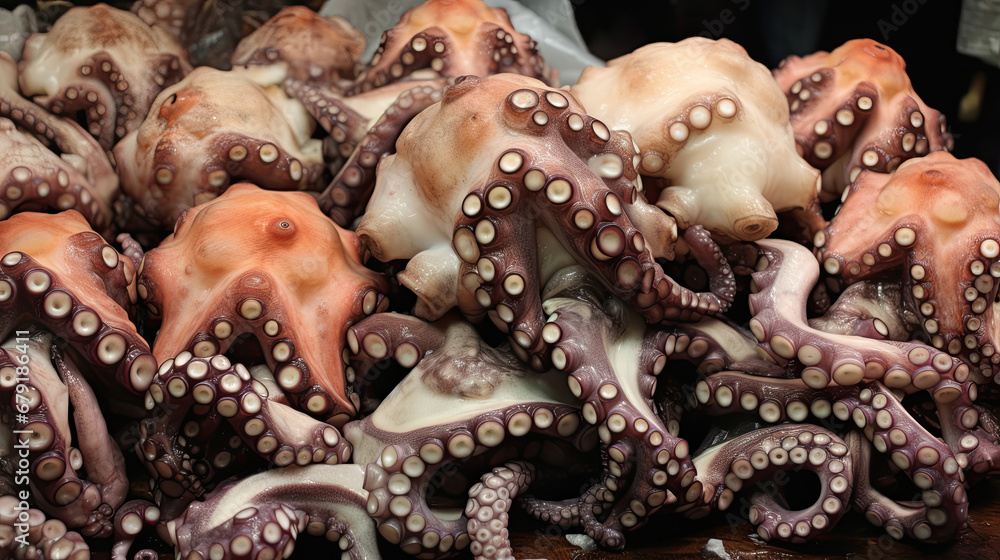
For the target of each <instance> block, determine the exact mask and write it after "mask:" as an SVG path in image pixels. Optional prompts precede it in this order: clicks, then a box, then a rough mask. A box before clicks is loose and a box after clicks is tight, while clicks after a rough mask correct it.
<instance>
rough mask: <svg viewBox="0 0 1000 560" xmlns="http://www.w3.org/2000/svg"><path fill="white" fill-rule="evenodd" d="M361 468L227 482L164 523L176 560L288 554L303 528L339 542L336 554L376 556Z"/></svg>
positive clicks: (359, 558)
mask: <svg viewBox="0 0 1000 560" xmlns="http://www.w3.org/2000/svg"><path fill="white" fill-rule="evenodd" d="M364 478H365V470H364V467H362V466H360V465H312V466H308V467H286V468H283V469H274V470H270V471H267V472H263V473H260V474H256V475H254V476H250V477H247V478H244V479H242V480H238V481H237V480H233V481H230V482H228V483H227V484H225V485H223V486H220V487H219V488H217V489H216V490H215V491H213V492H212V493H211V494H210V495H209V496H208V498H207V499H206V500H205V501H199V502H193V503H192V504H191V505H190V506H188V508H187V510H186V511H185V512H184V513H183V515H181V516H180V517H178V518H176V519H173V520H171V521H169V522H167V531H168V533H169V537H170V540H171V542H172V543H173V544H174V545H175V546H176V552H177V554H178V556H177V557H178V558H191V556H190V554H192V553H195V554H196V556H195V557H201V558H221V559H223V560H230V559H236V558H288V557H289V556H290V555H291V554H292V551H293V550H294V549H295V541H296V538H297V537H298V536H299V535H300V534H303V533H308V534H310V535H313V536H325V537H326V539H327V540H330V541H332V542H334V543H338V544H339V547H340V550H341V551H342V552H341V556H340V558H344V559H350V560H374V559H377V558H379V553H378V544H377V542H376V532H375V524H374V523H373V522H372V520H371V518H369V517H368V514H367V512H366V511H365V504H366V503H367V500H368V496H369V494H368V492H367V491H365V490H363V489H362V488H361V485H362V482H363V481H364Z"/></svg>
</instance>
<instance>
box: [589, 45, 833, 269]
mask: <svg viewBox="0 0 1000 560" xmlns="http://www.w3.org/2000/svg"><path fill="white" fill-rule="evenodd" d="M570 91H571V92H572V93H573V95H574V96H576V98H577V99H579V100H580V102H581V103H582V104H583V106H584V107H585V108H586V109H587V111H588V113H590V114H591V115H593V116H595V117H597V118H599V119H601V121H602V122H604V123H606V124H607V125H608V126H609V127H611V128H613V129H619V130H627V131H628V132H629V133H630V134H631V135H632V139H633V140H634V141H635V142H636V144H637V145H638V146H639V148H638V150H639V152H640V160H639V163H638V164H637V165H636V169H637V171H638V172H639V174H640V175H642V176H643V177H644V178H646V181H645V186H646V190H645V191H644V193H643V196H644V197H645V198H646V199H648V200H649V201H651V202H652V203H653V204H655V205H656V206H658V207H659V208H661V209H662V210H663V211H664V212H666V213H667V214H669V215H670V216H671V217H672V219H673V220H675V221H676V222H677V227H679V228H681V229H687V228H689V227H691V226H694V225H700V226H702V227H704V228H705V229H707V230H708V231H710V232H712V234H713V235H715V236H717V237H718V238H720V239H722V240H727V241H729V242H732V241H734V240H742V241H755V240H757V239H762V238H764V237H767V236H768V235H770V234H771V233H772V232H773V231H774V230H775V229H777V227H778V217H777V213H780V212H787V211H789V210H794V209H811V207H812V206H813V204H814V203H815V201H816V192H817V190H818V188H819V176H818V175H819V174H818V173H817V172H816V170H815V169H813V168H812V167H810V166H809V164H807V163H806V162H805V161H804V160H803V159H802V158H801V157H799V155H798V154H797V153H796V146H795V142H794V138H793V135H792V128H791V127H790V126H789V125H788V107H787V103H786V102H785V100H784V98H783V97H782V93H781V90H780V89H779V88H778V87H777V86H776V85H775V83H774V80H773V79H772V77H771V75H770V73H769V72H768V70H767V68H765V67H764V66H763V65H761V64H760V63H758V62H754V61H753V60H752V59H751V58H750V57H749V56H748V55H747V53H746V51H745V50H743V47H741V46H739V45H737V44H736V43H733V42H732V41H729V40H726V39H720V40H718V41H713V40H710V39H704V38H701V37H692V38H689V39H685V40H684V41H681V42H679V43H675V44H671V43H654V44H650V45H646V46H644V47H641V48H639V49H637V50H636V51H635V52H633V53H631V54H628V55H625V56H622V57H620V58H616V59H615V60H612V61H610V62H609V63H608V65H607V67H597V66H590V67H587V69H586V70H584V72H583V74H582V75H581V76H580V80H579V81H578V82H577V83H576V84H574V85H573V86H572V87H571V88H570ZM657 256H661V255H657Z"/></svg>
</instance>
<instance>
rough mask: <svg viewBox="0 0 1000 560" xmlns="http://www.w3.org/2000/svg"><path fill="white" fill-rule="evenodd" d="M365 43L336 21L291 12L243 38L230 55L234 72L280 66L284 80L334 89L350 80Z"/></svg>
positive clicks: (308, 12) (285, 11)
mask: <svg viewBox="0 0 1000 560" xmlns="http://www.w3.org/2000/svg"><path fill="white" fill-rule="evenodd" d="M364 49H365V37H364V35H362V34H361V32H360V31H358V30H357V29H354V28H353V27H351V25H350V24H349V23H347V21H345V20H343V19H341V18H339V17H328V18H325V17H321V16H320V15H319V14H317V13H316V12H314V11H312V10H310V9H309V8H306V7H305V6H289V7H287V8H284V9H282V10H281V11H280V12H278V13H277V15H275V16H274V17H272V18H271V19H269V20H267V22H266V23H264V25H262V26H260V27H259V28H258V29H257V30H256V31H254V32H253V33H251V34H250V35H247V36H246V37H244V38H243V40H242V41H240V43H239V44H238V45H237V46H236V50H235V51H233V56H232V62H233V66H238V65H270V64H280V63H284V64H286V65H287V66H288V77H289V78H290V79H294V80H301V81H303V82H310V83H315V84H323V85H327V86H329V87H333V88H335V89H341V88H344V87H345V85H346V84H345V82H347V83H349V81H350V80H352V79H353V78H354V75H355V72H356V66H357V64H358V61H359V60H361V53H362V52H363V51H364Z"/></svg>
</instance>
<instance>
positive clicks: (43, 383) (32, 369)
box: [0, 331, 128, 537]
mask: <svg viewBox="0 0 1000 560" xmlns="http://www.w3.org/2000/svg"><path fill="white" fill-rule="evenodd" d="M53 351H54V349H53V342H52V335H51V334H50V333H48V332H45V331H42V332H38V333H36V334H34V335H33V336H31V337H30V338H29V337H27V336H25V337H23V338H15V337H12V338H9V339H8V340H7V341H6V342H4V343H3V345H2V346H0V398H2V399H3V402H2V404H0V412H2V413H3V415H4V416H7V417H9V418H11V422H10V429H11V430H14V431H15V433H14V434H13V436H12V438H13V440H14V441H18V442H20V443H21V444H27V446H28V453H29V456H28V457H29V461H30V466H29V468H28V472H29V474H28V477H29V478H30V480H31V496H32V501H33V502H34V503H35V504H37V505H38V507H40V508H41V509H42V510H44V511H45V512H46V513H47V514H48V515H49V516H51V517H53V518H55V519H59V520H60V521H61V522H63V523H65V526H64V527H63V528H64V529H65V527H66V526H68V527H71V528H73V529H79V530H80V532H81V533H83V534H84V535H85V536H96V537H107V536H110V535H111V533H112V530H113V523H112V516H113V515H114V511H115V509H117V508H118V506H120V505H121V504H122V502H124V501H125V494H126V492H127V491H128V477H127V475H126V474H125V460H124V457H123V456H122V453H121V450H120V449H119V448H118V446H117V444H116V443H115V442H114V440H113V439H112V438H111V435H110V434H109V433H108V426H107V425H106V424H105V421H104V415H103V414H102V413H101V409H100V407H99V405H98V403H97V397H96V396H95V395H94V391H93V390H92V389H91V387H90V386H89V385H88V384H87V382H86V381H85V380H84V378H83V376H82V375H81V374H80V372H79V371H78V370H77V369H76V366H75V365H72V364H71V363H69V362H68V360H64V359H62V358H61V356H60V359H56V355H55V354H54V353H53ZM56 352H59V353H61V352H62V350H61V349H60V350H56ZM22 356H24V357H26V360H25V358H22ZM18 367H23V368H26V372H25V371H21V373H20V375H19V374H18V371H19V370H18V369H17V368H18ZM20 387H24V388H26V390H25V391H23V392H19V388H20ZM18 405H26V406H27V412H26V413H22V414H17V415H15V412H20V410H23V408H21V407H19V406H18ZM71 405H72V410H73V420H74V430H73V431H70V423H69V414H70V406H71ZM17 431H21V432H22V433H21V434H18V433H16V432H17ZM74 433H75V434H76V440H75V441H74V437H73V435H74ZM74 445H76V446H78V447H74ZM8 453H12V452H11V451H10V450H5V453H4V454H8ZM84 468H86V471H85V472H86V476H85V477H84V475H83V474H80V473H78V471H81V472H82V469H84Z"/></svg>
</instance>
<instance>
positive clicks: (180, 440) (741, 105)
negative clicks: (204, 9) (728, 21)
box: [0, 0, 1000, 560]
mask: <svg viewBox="0 0 1000 560" xmlns="http://www.w3.org/2000/svg"><path fill="white" fill-rule="evenodd" d="M198 6H199V3H197V2H186V1H184V0H172V1H170V2H152V1H148V0H141V1H139V2H136V4H135V5H134V6H133V8H132V11H126V10H120V9H117V8H113V7H110V6H106V5H103V4H100V5H96V6H92V7H77V8H72V9H70V10H68V11H67V12H65V14H63V15H62V16H61V17H60V18H59V19H57V20H56V21H55V22H54V23H52V25H51V26H50V27H49V28H48V29H46V30H44V32H41V33H36V34H34V35H32V36H31V37H30V38H28V39H27V42H26V43H25V45H24V48H23V54H22V55H21V57H20V59H19V60H15V59H14V58H13V57H11V56H9V55H4V54H2V53H0V133H2V135H0V142H2V146H3V149H2V150H0V154H2V155H0V180H2V183H0V551H2V553H0V556H4V557H10V558H16V559H25V560H42V559H47V560H65V559H69V560H82V559H85V558H90V557H91V555H94V556H95V557H101V558H105V557H109V556H110V557H111V558H114V559H116V560H119V559H127V560H133V559H141V560H150V559H153V558H157V557H160V558H171V557H172V558H178V559H185V560H208V559H211V560H229V559H250V560H273V559H277V558H288V557H289V556H291V555H292V554H293V552H294V551H295V549H296V547H299V548H300V550H301V549H303V548H306V547H308V548H309V550H310V551H317V552H318V553H320V554H340V555H341V557H343V558H355V559H367V558H377V557H379V556H380V555H385V556H389V557H397V556H404V555H411V556H414V557H417V558H445V557H453V556H456V557H470V556H474V557H476V558H481V559H492V558H510V557H513V556H514V554H516V553H518V549H517V548H516V543H520V542H523V541H524V539H523V538H520V540H519V538H518V536H517V535H515V534H513V533H512V531H513V529H512V526H517V527H519V528H520V529H518V531H521V532H523V531H524V530H525V529H524V527H530V528H532V529H528V531H531V530H535V531H540V532H541V534H546V535H551V534H558V535H574V538H576V537H580V538H582V539H583V540H584V541H587V543H585V544H588V545H590V546H593V547H596V548H597V549H599V550H607V551H620V550H623V549H624V550H628V549H629V548H630V546H629V543H630V542H631V541H632V540H633V538H635V539H637V540H639V541H641V542H643V543H644V544H643V545H642V546H643V547H644V549H645V548H649V547H650V536H649V535H650V534H651V533H655V532H657V531H661V532H663V533H664V534H668V533H671V531H672V530H671V529H670V527H672V526H673V527H675V528H676V527H685V528H686V527H709V528H711V527H720V528H721V527H726V525H727V524H731V523H732V521H733V520H734V519H735V520H737V521H739V522H747V523H749V525H750V526H751V527H752V529H751V530H752V531H753V532H755V536H754V537H753V538H754V539H758V538H759V539H762V540H764V541H769V542H770V543H771V544H777V545H784V546H789V547H790V548H791V549H792V550H796V549H797V548H796V547H805V548H799V550H810V548H809V547H811V546H814V545H815V544H814V543H817V542H819V543H823V542H824V541H826V542H830V540H831V539H836V538H837V535H838V531H843V530H844V529H842V528H841V526H842V525H848V526H850V527H853V528H855V529H852V530H857V529H856V528H857V527H858V525H859V524H866V525H867V527H866V528H864V529H861V531H862V532H864V531H867V534H868V535H870V537H871V538H872V539H879V538H880V537H884V538H886V539H887V541H888V542H889V543H890V544H892V543H894V542H895V541H903V542H904V545H905V546H907V547H912V546H914V544H916V545H920V546H923V545H924V544H933V543H949V542H953V541H955V540H961V541H963V542H965V541H966V540H967V539H966V537H964V536H963V535H965V534H966V533H967V532H968V526H969V523H970V518H969V516H970V511H969V500H970V499H969V495H970V493H974V492H977V488H986V489H989V488H992V486H991V485H992V484H993V481H991V480H989V479H988V477H989V475H990V474H992V473H993V472H994V470H993V469H994V466H995V464H997V462H998V461H1000V447H998V446H1000V421H998V419H997V413H996V403H997V402H998V401H997V390H996V389H995V384H996V382H997V381H995V380H997V379H1000V376H997V375H995V374H996V373H997V371H998V370H1000V353H998V351H997V350H998V348H997V344H998V343H1000V341H994V339H993V337H994V336H995V335H996V333H997V328H998V325H996V324H994V322H995V315H994V313H995V309H996V304H997V302H998V301H1000V295H998V294H1000V182H998V181H997V179H996V178H995V177H994V176H993V174H992V173H991V171H990V170H989V168H988V167H987V166H986V165H985V164H983V163H982V162H980V161H978V160H975V159H961V160H960V159H956V158H955V157H954V156H952V155H951V154H950V150H952V149H953V148H954V139H953V138H952V136H951V134H950V133H949V128H948V123H947V121H946V119H945V116H944V115H942V114H941V113H939V112H938V111H937V110H935V109H933V108H931V107H929V106H927V105H926V104H925V103H924V102H923V101H922V100H921V98H920V97H919V95H918V94H917V92H915V91H913V88H912V87H911V85H910V80H909V78H908V77H907V74H906V70H905V63H904V61H903V60H902V58H901V57H900V56H899V55H898V54H897V53H895V52H894V51H893V50H892V49H890V48H889V47H888V46H886V45H882V44H880V43H878V42H876V41H873V40H869V39H858V40H852V41H850V42H848V43H845V44H844V45H841V46H839V47H837V48H835V49H833V50H832V51H830V52H819V53H816V54H813V55H810V56H806V57H802V58H799V57H791V58H789V59H787V60H786V61H784V62H783V63H782V64H781V66H780V67H779V68H776V69H773V70H771V69H768V68H766V67H765V66H763V65H762V64H760V63H757V62H755V61H753V60H752V59H751V58H750V57H749V56H748V55H747V53H746V51H745V50H744V49H743V48H742V47H740V46H739V45H737V44H735V43H733V42H731V41H728V40H725V39H720V40H710V39H703V38H691V39H686V40H683V41H680V42H677V43H656V44H650V45H646V46H644V47H641V48H639V49H636V50H635V51H634V52H632V53H631V54H628V55H625V56H623V57H621V58H618V59H615V60H611V61H609V62H608V63H607V64H606V65H605V66H600V67H596V66H592V67H589V68H587V69H586V70H584V72H583V73H582V75H581V76H580V78H579V80H578V81H577V82H576V83H573V84H568V85H565V86H563V87H559V86H560V83H559V77H558V71H557V70H556V69H554V68H552V67H550V66H549V64H547V63H546V62H545V60H544V58H543V57H542V56H541V55H540V54H539V51H538V45H537V43H536V41H535V40H533V39H532V38H531V37H529V36H528V35H525V34H523V33H521V32H519V31H517V30H516V29H514V27H513V26H512V24H511V22H510V20H509V19H508V16H507V14H506V12H505V11H504V10H502V9H495V8H489V7H487V6H485V5H484V4H482V3H480V2H479V0H431V1H429V2H427V3H426V4H423V5H421V6H418V7H416V8H413V9H412V10H410V11H407V12H405V13H404V14H402V17H401V18H400V20H399V22H398V23H397V24H396V25H395V26H394V27H392V28H391V29H390V30H389V31H387V32H386V33H385V34H383V36H382V39H381V44H380V45H379V47H378V49H377V50H376V51H375V54H374V55H373V57H371V58H370V59H368V60H366V61H362V60H361V55H362V52H363V50H364V36H363V34H362V33H360V32H359V31H357V30H355V29H354V28H352V27H351V26H350V25H349V24H348V23H347V22H346V21H344V20H341V19H339V18H334V17H321V16H319V15H318V14H317V13H316V12H314V11H312V10H310V9H309V8H308V7H302V6H297V7H288V8H284V9H283V10H281V11H280V12H278V13H277V15H274V17H272V18H271V19H268V20H267V21H262V22H257V24H256V25H255V26H252V27H256V29H255V30H253V32H252V33H249V34H247V35H246V36H245V37H243V38H242V40H241V41H240V42H239V44H238V45H236V47H235V49H234V50H233V52H232V57H231V65H232V67H231V68H228V69H217V68H213V67H210V66H204V65H198V64H197V63H196V64H192V61H191V60H190V59H189V53H188V51H187V46H188V45H189V43H190V39H191V33H192V32H191V29H193V28H195V27H196V26H197V25H198V23H199V22H198V18H199V12H198ZM765 488H769V489H771V490H773V491H762V490H763V489H765ZM987 493H988V492H987ZM644 525H648V526H650V528H653V527H659V529H653V531H652V532H651V531H641V530H638V529H639V528H640V527H642V526H644ZM633 532H634V533H633ZM582 535H585V537H582ZM677 537H678V539H680V538H681V537H683V535H680V534H678V535H677ZM657 538H660V539H661V540H660V542H657V543H654V544H653V545H652V546H653V547H656V548H659V549H660V550H662V551H663V552H664V553H670V551H671V548H672V546H673V545H672V542H671V540H670V539H671V538H673V537H671V536H667V537H657ZM740 539H742V540H744V541H746V542H747V543H750V542H751V541H750V540H749V539H750V537H743V536H741V537H740ZM578 540H579V539H578ZM512 542H514V543H515V544H514V545H512ZM574 542H577V541H574ZM879 542H881V541H879ZM911 550H912V549H911ZM530 553H532V554H534V553H535V551H534V550H532V551H531V552H530ZM299 555H300V556H301V552H300V554H299Z"/></svg>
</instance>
